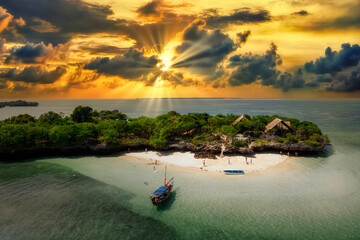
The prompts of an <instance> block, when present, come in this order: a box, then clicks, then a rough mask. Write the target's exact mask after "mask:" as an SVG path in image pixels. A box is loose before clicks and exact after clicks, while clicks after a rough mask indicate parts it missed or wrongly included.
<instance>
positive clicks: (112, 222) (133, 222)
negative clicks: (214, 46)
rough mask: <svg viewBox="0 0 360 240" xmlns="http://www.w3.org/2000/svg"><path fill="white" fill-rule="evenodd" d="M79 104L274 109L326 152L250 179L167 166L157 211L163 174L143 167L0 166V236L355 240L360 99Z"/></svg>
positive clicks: (129, 163)
mask: <svg viewBox="0 0 360 240" xmlns="http://www.w3.org/2000/svg"><path fill="white" fill-rule="evenodd" d="M56 101H61V100H56ZM56 101H55V102H56ZM78 101H80V100H78ZM82 101H84V100H82ZM87 101H88V102H89V103H91V104H86V105H91V106H92V107H94V108H96V109H117V108H119V109H120V110H121V111H123V112H125V113H126V114H128V115H131V116H139V115H143V114H145V112H146V111H147V109H145V108H147V107H148V106H149V105H151V106H153V111H151V112H152V114H160V113H163V112H167V111H169V110H171V109H174V110H176V111H178V112H181V113H186V112H209V113H211V114H216V113H250V114H251V115H258V114H269V115H270V114H275V113H276V114H279V115H283V116H289V117H296V118H299V119H302V120H305V119H306V120H310V121H313V122H315V123H316V124H318V125H319V126H320V128H321V129H322V130H323V132H325V133H327V134H328V136H329V138H330V139H331V141H332V144H333V146H332V148H331V149H329V150H327V153H326V154H322V155H320V156H317V157H314V156H313V157H311V156H310V157H300V158H296V159H291V160H290V161H287V162H285V163H283V164H281V165H280V166H278V167H274V168H271V169H269V170H267V171H265V172H263V173H261V174H256V175H245V176H240V177H239V176H230V177H223V176H216V175H212V174H207V173H203V172H198V173H194V172H193V171H180V170H177V169H171V168H170V167H169V168H168V174H169V175H171V176H174V177H175V189H174V192H173V194H172V198H171V199H169V201H168V202H167V203H166V204H165V205H164V206H162V207H161V208H159V209H156V208H155V207H153V206H152V205H151V202H150V200H149V195H150V193H151V192H152V191H153V190H155V189H156V188H157V187H158V186H159V185H160V184H161V183H162V177H163V171H162V169H160V171H159V173H157V174H156V173H154V172H153V171H152V166H151V165H148V164H147V163H145V162H140V161H135V160H133V159H129V158H125V157H123V156H121V155H120V156H108V157H89V156H87V157H76V158H46V159H34V161H29V162H25V163H13V164H1V165H0V213H1V214H0V236H1V239H154V238H159V237H160V238H162V239H358V238H359V237H358V236H359V235H360V228H359V226H360V130H359V129H360V121H359V120H360V100H359V99H355V100H240V99H239V100H237V99H221V100H219V99H198V100H194V99H185V100H181V99H173V100H172V101H171V105H172V107H173V108H170V103H169V100H168V99H164V100H156V101H157V103H156V104H155V103H150V100H146V99H141V100H140V99H138V100H123V101H122V100H115V101H114V102H111V100H101V101H100V100H87ZM129 101H133V102H131V103H129ZM68 103H69V102H68V101H65V103H63V104H61V106H62V107H61V108H62V109H65V106H68V105H69V104H68ZM110 103H111V104H113V105H111V104H110ZM56 104H59V102H56ZM76 104H77V103H75V105H76ZM40 105H41V103H40ZM83 105H84V104H83ZM122 106H126V107H127V108H126V107H124V109H125V110H122V109H123V108H122ZM141 106H143V108H142V107H141ZM8 109H9V108H7V109H4V112H2V113H1V114H0V117H1V118H5V117H6V114H8V113H5V112H6V111H8ZM49 109H52V110H54V109H56V106H52V107H51V108H50V107H49ZM67 109H68V111H71V107H68V108H67ZM133 109H137V112H136V111H132V110H133ZM24 110H25V111H27V109H24ZM1 111H3V110H1V109H0V112H1ZM11 111H13V110H11ZM16 111H20V112H21V109H18V110H16ZM63 111H65V110H63ZM34 115H35V114H34Z"/></svg>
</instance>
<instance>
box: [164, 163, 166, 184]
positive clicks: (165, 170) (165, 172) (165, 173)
mask: <svg viewBox="0 0 360 240" xmlns="http://www.w3.org/2000/svg"><path fill="white" fill-rule="evenodd" d="M165 185H166V166H165V177H164V186H165Z"/></svg>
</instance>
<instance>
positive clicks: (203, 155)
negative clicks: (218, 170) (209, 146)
mask: <svg viewBox="0 0 360 240" xmlns="http://www.w3.org/2000/svg"><path fill="white" fill-rule="evenodd" d="M194 157H195V158H208V159H216V155H215V154H214V153H211V152H196V153H195V154H194Z"/></svg>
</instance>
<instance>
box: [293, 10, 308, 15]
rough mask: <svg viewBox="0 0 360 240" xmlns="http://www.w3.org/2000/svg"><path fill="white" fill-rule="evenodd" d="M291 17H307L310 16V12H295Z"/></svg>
mask: <svg viewBox="0 0 360 240" xmlns="http://www.w3.org/2000/svg"><path fill="white" fill-rule="evenodd" d="M291 15H295V16H307V15H309V12H308V11H305V10H301V11H299V12H293V13H292V14H291Z"/></svg>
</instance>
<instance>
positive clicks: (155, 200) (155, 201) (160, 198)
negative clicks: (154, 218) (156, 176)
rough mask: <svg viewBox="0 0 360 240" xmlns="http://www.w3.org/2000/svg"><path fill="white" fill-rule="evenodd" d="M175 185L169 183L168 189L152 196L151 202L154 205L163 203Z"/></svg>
mask: <svg viewBox="0 0 360 240" xmlns="http://www.w3.org/2000/svg"><path fill="white" fill-rule="evenodd" d="M172 187H173V185H172V184H171V185H169V187H168V189H167V190H166V191H165V192H164V193H163V194H159V195H153V196H151V197H150V199H151V202H152V204H153V205H154V206H158V205H160V204H161V203H163V202H165V201H166V200H167V199H168V198H169V197H170V193H171V190H172Z"/></svg>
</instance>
